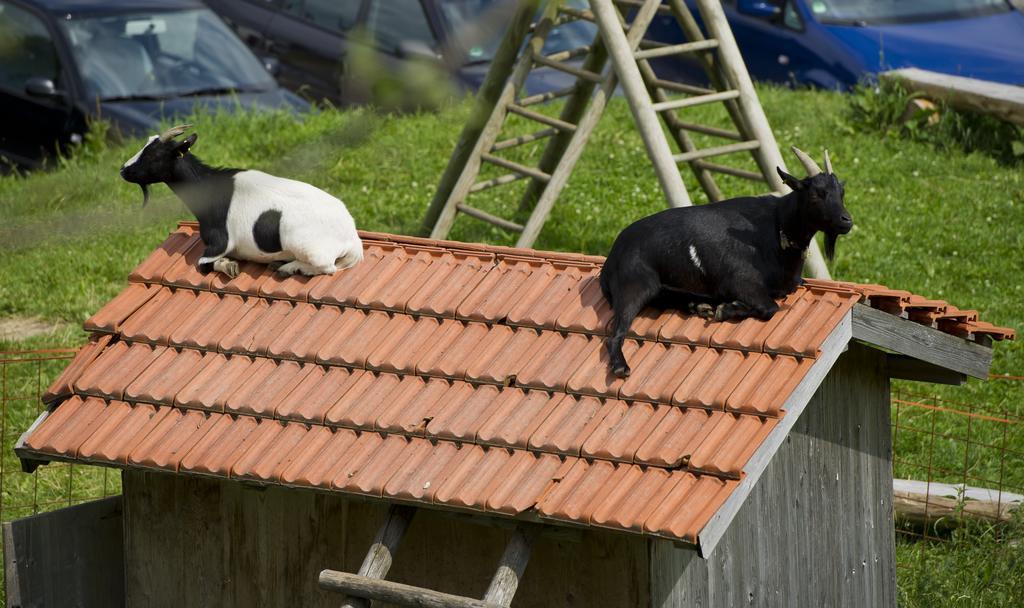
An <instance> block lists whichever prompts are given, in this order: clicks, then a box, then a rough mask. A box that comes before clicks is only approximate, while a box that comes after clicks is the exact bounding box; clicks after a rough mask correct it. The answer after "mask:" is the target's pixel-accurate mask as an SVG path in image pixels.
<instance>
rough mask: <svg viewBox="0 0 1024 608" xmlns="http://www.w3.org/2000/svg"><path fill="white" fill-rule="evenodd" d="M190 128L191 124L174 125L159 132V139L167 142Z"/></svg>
mask: <svg viewBox="0 0 1024 608" xmlns="http://www.w3.org/2000/svg"><path fill="white" fill-rule="evenodd" d="M191 128H192V125H178V126H176V127H171V128H170V129H167V130H166V131H164V132H163V133H161V134H160V141H162V142H164V143H167V142H169V141H171V140H172V139H174V138H175V137H177V136H179V135H181V134H182V133H184V132H185V131H188V130H189V129H191Z"/></svg>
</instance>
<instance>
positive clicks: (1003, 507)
mask: <svg viewBox="0 0 1024 608" xmlns="http://www.w3.org/2000/svg"><path fill="white" fill-rule="evenodd" d="M1021 504H1024V495H1021V494H1014V493H1012V492H1002V491H999V490H991V489H988V488H975V487H971V486H965V485H963V484H950V483H939V482H936V481H933V482H927V481H919V480H916V479H893V480H892V505H893V511H894V512H895V514H896V518H897V519H898V520H903V521H908V522H910V523H913V524H917V525H928V526H930V525H934V524H935V523H937V522H939V521H940V520H946V521H947V522H948V523H949V525H950V526H954V525H957V524H958V523H960V522H961V521H962V520H964V519H973V520H979V521H988V522H992V523H997V522H1006V521H1009V519H1010V518H1011V517H1012V514H1013V511H1014V510H1015V509H1017V508H1019V507H1020V506H1021Z"/></svg>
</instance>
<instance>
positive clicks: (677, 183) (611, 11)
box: [590, 0, 693, 207]
mask: <svg viewBox="0 0 1024 608" xmlns="http://www.w3.org/2000/svg"><path fill="white" fill-rule="evenodd" d="M653 1H654V0H648V1H647V2H646V3H645V4H644V5H643V7H642V8H641V9H640V11H641V12H643V11H644V10H645V9H647V8H648V5H650V4H651V2H653ZM590 5H591V6H590V8H591V10H593V11H594V16H595V17H596V18H597V26H598V28H599V29H600V30H601V36H602V37H603V38H604V41H605V44H606V45H607V47H608V54H609V56H610V57H611V60H612V64H613V65H614V66H615V73H616V75H617V76H618V79H619V82H620V83H621V85H622V90H623V93H624V94H625V96H626V100H627V101H628V102H629V107H630V110H631V111H632V113H633V118H634V120H635V121H636V126H637V130H639V131H640V137H641V138H642V139H643V141H644V146H645V147H646V148H647V155H648V156H649V157H650V158H651V163H652V164H653V165H654V172H655V174H656V175H657V176H658V183H659V184H660V185H661V189H662V191H663V192H664V193H665V198H666V200H667V202H668V205H669V206H670V207H689V206H690V205H692V204H693V203H692V201H691V200H690V196H689V194H688V193H687V192H686V184H684V183H683V178H682V176H681V175H680V174H679V168H678V167H677V166H676V164H675V162H674V161H673V160H672V149H671V148H669V145H668V140H667V139H665V133H664V132H663V131H662V129H661V122H660V121H659V119H658V114H657V113H656V112H655V111H654V108H652V107H651V98H650V95H649V94H648V92H647V87H646V85H645V84H644V81H643V78H642V77H641V75H640V70H639V68H638V67H637V64H636V60H635V59H633V51H634V49H635V48H636V45H630V43H629V41H628V40H627V39H626V34H625V33H624V32H623V31H622V24H621V23H620V22H619V13H618V11H617V9H616V8H615V7H614V6H612V3H611V0H592V1H591V3H590ZM658 6H660V2H654V6H653V8H652V9H649V10H657V7H658ZM636 19H637V17H634V21H636ZM639 43H640V41H639V40H637V42H636V44H639Z"/></svg>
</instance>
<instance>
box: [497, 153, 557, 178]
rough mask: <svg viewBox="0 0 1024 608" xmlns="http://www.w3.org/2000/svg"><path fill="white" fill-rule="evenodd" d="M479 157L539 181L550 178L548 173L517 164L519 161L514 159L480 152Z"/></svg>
mask: <svg viewBox="0 0 1024 608" xmlns="http://www.w3.org/2000/svg"><path fill="white" fill-rule="evenodd" d="M480 158H481V160H484V161H486V162H489V163H491V164H492V165H498V166H499V167H502V168H504V169H508V170H509V171H515V172H516V173H522V174H523V175H529V176H530V177H532V178H534V179H539V180H541V181H548V180H549V179H551V176H550V175H548V174H547V173H543V172H541V171H538V170H537V169H534V168H533V167H527V166H526V165H521V164H519V163H517V162H515V161H511V160H508V159H507V158H501V157H500V156H495V155H493V154H487V153H484V154H481V155H480Z"/></svg>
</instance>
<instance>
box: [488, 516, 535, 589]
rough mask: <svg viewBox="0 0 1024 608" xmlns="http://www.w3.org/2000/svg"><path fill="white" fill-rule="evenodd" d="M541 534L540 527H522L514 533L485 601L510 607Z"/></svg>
mask: <svg viewBox="0 0 1024 608" xmlns="http://www.w3.org/2000/svg"><path fill="white" fill-rule="evenodd" d="M539 533H540V527H539V526H520V527H517V528H516V529H515V530H514V531H513V532H512V538H510V539H509V541H508V544H507V545H506V546H505V553H504V554H502V556H501V561H500V562H499V563H498V570H497V572H495V573H494V578H492V579H491V584H490V586H489V587H488V588H487V593H486V594H484V601H485V602H488V603H491V604H496V605H498V606H510V605H511V604H512V598H513V597H514V596H515V594H516V589H518V588H519V581H520V580H521V579H522V578H523V572H525V571H526V564H527V563H528V562H529V561H530V551H531V549H532V548H533V541H534V540H536V538H537V536H538V534H539Z"/></svg>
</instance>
